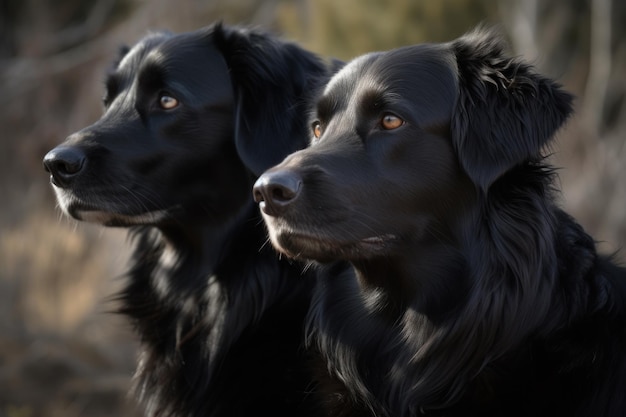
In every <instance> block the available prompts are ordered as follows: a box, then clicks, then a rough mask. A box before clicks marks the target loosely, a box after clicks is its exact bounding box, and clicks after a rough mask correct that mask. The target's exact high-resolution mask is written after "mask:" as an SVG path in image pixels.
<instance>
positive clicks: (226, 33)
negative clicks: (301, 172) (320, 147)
mask: <svg viewBox="0 0 626 417" xmlns="http://www.w3.org/2000/svg"><path fill="white" fill-rule="evenodd" d="M325 71H326V69H325V67H324V65H322V63H321V61H319V60H318V58H317V57H316V56H314V55H313V54H312V53H309V52H306V51H304V50H303V49H301V48H299V47H297V46H296V45H292V44H288V43H285V42H282V41H279V40H277V39H276V38H274V37H272V36H271V35H269V34H264V33H260V32H254V31H249V30H245V29H240V28H232V27H226V26H223V25H221V24H217V25H215V26H213V27H210V28H206V29H201V30H198V31H194V32H188V33H182V34H170V33H156V34H151V35H148V36H147V37H145V38H144V39H142V40H141V41H140V42H138V43H137V44H136V45H134V46H133V47H132V48H126V49H125V50H123V51H122V56H121V57H120V58H119V60H118V61H117V62H116V63H115V64H114V66H113V68H112V69H111V71H110V72H109V74H108V75H107V78H106V91H105V97H104V106H105V111H104V114H103V116H102V117H101V119H100V120H98V121H97V122H96V123H94V124H93V125H91V126H89V127H86V128H85V129H83V130H81V131H79V132H77V133H74V134H72V135H70V136H69V137H68V138H67V140H66V141H65V142H64V143H63V144H62V145H60V146H58V147H57V148H55V149H53V150H52V151H50V152H49V153H48V154H47V155H46V156H45V158H44V166H45V168H46V169H47V170H48V171H49V172H50V174H51V182H52V184H53V186H54V189H55V192H56V194H57V198H58V201H59V204H60V206H61V208H62V209H63V211H64V212H65V213H67V214H68V215H70V216H72V217H74V218H76V219H78V220H84V221H91V222H96V223H100V224H104V225H110V226H132V225H137V224H150V225H160V224H163V223H167V222H171V221H177V219H180V216H179V215H180V214H181V213H184V215H185V216H186V218H191V219H194V218H198V217H199V216H201V217H202V218H203V219H205V220H207V219H209V220H210V219H212V221H215V222H216V223H220V222H222V221H223V220H224V219H225V218H226V217H228V216H233V215H235V214H236V213H237V212H238V210H239V209H240V208H241V207H243V206H248V205H249V203H250V202H251V199H250V191H249V190H250V187H251V186H252V184H253V182H254V178H256V176H258V174H259V173H260V172H262V171H263V170H264V169H266V168H268V167H270V166H271V165H273V164H275V163H277V162H279V161H280V160H281V159H282V158H284V156H285V155H287V154H288V153H289V152H293V151H295V150H297V149H300V148H302V147H304V146H305V145H306V134H305V133H304V129H305V123H303V122H302V121H301V118H297V117H295V114H296V112H301V111H302V110H301V106H303V105H304V104H303V102H304V101H305V98H306V96H307V94H309V93H310V92H311V91H312V90H313V89H314V88H315V83H316V82H317V81H318V80H319V79H321V75H323V74H325Z"/></svg>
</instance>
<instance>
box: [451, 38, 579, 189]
mask: <svg viewBox="0 0 626 417" xmlns="http://www.w3.org/2000/svg"><path fill="white" fill-rule="evenodd" d="M451 45H452V49H453V51H454V54H455V56H456V62H457V67H458V74H459V97H458V102H457V105H456V110H455V114H454V116H453V118H452V135H453V142H454V146H455V148H456V151H457V153H458V155H459V160H460V162H461V164H462V165H463V168H464V169H465V171H466V172H467V174H468V175H469V176H470V178H471V179H472V180H473V181H474V183H475V184H476V185H477V186H479V187H480V188H482V189H483V190H487V189H488V188H489V186H490V185H491V184H492V183H493V182H494V181H495V180H496V179H498V178H499V177H500V176H501V175H503V174H504V173H505V172H506V171H508V170H509V169H511V168H512V167H514V166H515V165H517V164H520V163H523V162H524V161H527V160H530V159H535V158H538V157H540V155H541V150H542V148H543V146H544V145H545V144H546V143H547V142H548V141H549V139H550V138H551V137H552V135H553V134H554V133H555V132H556V130H557V129H558V128H559V127H560V126H561V125H562V124H563V122H564V121H565V120H566V119H567V117H568V116H569V115H570V114H571V111H572V99H573V97H572V96H571V95H570V94H568V93H566V92H565V91H563V90H561V88H560V86H559V85H558V84H556V83H555V82H553V81H552V80H550V79H548V78H545V77H543V76H541V75H539V74H537V73H536V72H535V71H534V70H533V68H532V67H531V66H530V65H528V64H525V63H523V62H522V61H520V60H518V59H515V58H510V57H506V56H505V52H504V49H505V45H504V43H503V41H502V40H501V37H500V36H498V34H497V33H496V32H494V31H484V30H478V31H476V32H473V33H470V34H468V35H465V36H463V37H461V38H459V39H457V40H456V41H454V42H452V44H451Z"/></svg>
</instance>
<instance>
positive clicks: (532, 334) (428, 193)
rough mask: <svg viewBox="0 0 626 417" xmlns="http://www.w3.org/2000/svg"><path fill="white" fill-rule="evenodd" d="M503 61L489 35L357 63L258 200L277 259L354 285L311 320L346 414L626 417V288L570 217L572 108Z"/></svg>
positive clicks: (625, 277) (543, 82)
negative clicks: (559, 190) (566, 181)
mask: <svg viewBox="0 0 626 417" xmlns="http://www.w3.org/2000/svg"><path fill="white" fill-rule="evenodd" d="M505 49H506V46H505V45H503V43H502V42H501V40H500V37H499V36H498V35H497V34H495V33H493V32H492V31H488V30H487V31H485V30H477V31H475V32H473V33H470V34H468V35H466V36H464V37H461V38H459V39H457V40H455V41H453V42H450V43H444V44H423V45H416V46H410V47H404V48H400V49H396V50H391V51H388V52H382V53H373V54H368V55H365V56H363V57H360V58H357V59H355V60H354V61H352V62H351V63H349V64H347V65H346V66H345V67H344V69H343V70H341V71H340V72H339V73H338V74H337V75H336V76H335V77H334V78H333V79H332V80H331V81H330V82H329V84H328V86H327V87H326V88H325V91H324V93H323V95H322V96H321V98H320V100H319V101H318V103H317V116H316V121H315V122H314V123H313V125H312V128H311V129H312V138H313V139H312V144H311V146H310V148H308V149H306V150H302V151H299V152H296V153H294V154H293V155H291V156H289V157H287V158H286V160H285V161H284V162H282V163H281V164H280V165H278V166H277V167H274V168H272V169H270V170H269V171H267V172H266V173H265V174H264V175H262V176H261V177H260V178H259V180H258V181H257V183H256V185H255V189H254V194H255V198H256V200H257V201H260V207H261V209H262V211H263V214H264V218H265V220H266V222H267V225H268V227H269V233H270V237H271V240H272V242H273V244H274V245H275V246H276V247H277V248H278V249H280V250H281V251H283V252H284V253H286V254H288V255H290V256H293V257H296V258H304V259H307V258H308V259H313V260H318V261H327V260H330V259H340V260H345V261H349V262H350V263H351V264H352V267H353V271H351V273H347V272H343V273H339V274H337V275H336V276H333V275H332V274H329V275H328V276H327V277H326V278H325V279H323V280H322V281H321V282H320V286H319V291H318V293H317V294H316V297H315V299H314V305H313V307H312V311H311V317H310V320H311V326H312V332H313V333H312V336H313V337H314V340H315V342H316V343H317V344H318V346H319V347H320V348H321V349H322V351H323V352H324V353H325V355H326V358H327V360H328V362H329V366H330V368H331V369H333V370H334V372H335V375H336V377H337V381H343V382H344V383H345V384H344V385H345V388H344V395H343V396H341V395H339V394H337V395H336V396H335V398H336V399H337V401H336V403H335V405H334V407H335V408H334V410H333V409H331V414H333V413H334V414H337V415H350V414H351V412H350V408H351V407H352V405H350V404H353V405H354V404H357V405H358V404H359V403H362V404H366V405H368V406H369V407H370V408H371V409H372V410H373V412H374V413H375V414H377V415H389V416H394V417H404V416H420V415H427V416H428V415H431V416H482V417H486V416H509V417H510V416H533V417H537V416H546V417H547V416H550V417H555V416H568V417H573V416H579V417H583V416H585V417H590V416H604V417H607V416H622V417H623V416H625V415H626V395H625V393H626V271H625V270H624V269H621V268H619V267H617V266H615V265H614V264H613V263H612V262H611V260H610V259H607V258H604V257H602V256H599V255H597V254H596V249H595V244H594V241H593V240H592V238H591V237H589V236H588V235H587V234H586V233H585V232H584V231H583V229H582V228H581V227H580V226H579V225H578V224H577V223H576V222H575V221H574V220H573V219H572V218H571V217H570V216H568V215H567V214H566V213H564V212H563V211H562V210H561V209H559V208H558V207H557V204H556V202H555V201H556V198H555V195H556V190H555V188H554V177H555V174H554V169H553V168H552V167H551V166H550V165H549V164H548V163H547V161H546V158H545V153H544V151H543V150H542V149H543V148H544V145H546V144H547V143H548V142H549V140H550V138H551V137H552V136H553V134H554V133H555V132H556V131H557V130H558V128H559V127H560V126H561V125H562V124H563V123H564V121H565V120H566V119H567V117H568V116H569V115H570V112H571V102H572V97H571V96H570V95H569V94H567V93H565V92H563V91H562V90H561V89H560V87H559V86H558V85H556V84H555V83H554V82H553V81H551V80H549V79H546V78H544V77H542V76H541V75H539V74H537V73H536V72H535V71H534V70H533V69H532V68H531V67H530V66H529V65H527V64H525V63H524V62H522V61H520V60H519V59H511V58H509V57H507V56H506V54H505V52H504V51H505ZM330 389H331V390H333V389H336V386H332V387H331V388H330ZM346 407H347V408H346Z"/></svg>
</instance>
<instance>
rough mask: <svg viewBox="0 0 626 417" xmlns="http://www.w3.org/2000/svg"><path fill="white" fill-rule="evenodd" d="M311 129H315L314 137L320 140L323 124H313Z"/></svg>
mask: <svg viewBox="0 0 626 417" xmlns="http://www.w3.org/2000/svg"><path fill="white" fill-rule="evenodd" d="M311 128H312V129H313V136H315V138H316V139H319V138H320V136H322V124H321V123H320V122H313V124H312V125H311Z"/></svg>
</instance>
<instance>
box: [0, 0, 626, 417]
mask: <svg viewBox="0 0 626 417" xmlns="http://www.w3.org/2000/svg"><path fill="white" fill-rule="evenodd" d="M216 20H223V21H224V22H226V23H229V24H247V25H254V26H260V27H263V28H266V29H268V30H272V31H275V32H276V33H278V34H281V35H283V36H284V37H286V38H289V39H292V40H294V41H296V42H299V43H300V44H302V45H303V46H306V47H308V48H310V49H312V50H313V51H315V52H317V53H319V54H321V55H323V56H327V57H334V58H339V59H343V60H347V59H350V58H352V57H354V56H356V55H358V54H362V53H366V52H369V51H374V50H382V49H389V48H393V47H398V46H402V45H407V44H411V43H417V42H440V41H447V40H451V39H453V38H454V37H457V36H459V35H461V34H462V33H464V32H466V31H468V30H470V29H471V28H473V27H474V26H475V25H477V24H485V25H488V26H489V25H498V26H499V27H500V29H501V31H502V33H503V35H504V36H506V37H507V38H508V39H509V40H510V43H511V48H512V53H515V54H519V55H522V56H523V57H524V58H526V59H528V60H531V61H532V62H534V63H535V65H536V66H537V67H538V68H539V69H540V70H541V71H542V72H543V73H545V74H547V75H549V76H551V77H554V78H558V79H559V80H560V82H561V83H562V84H564V86H565V87H566V88H567V89H568V90H570V91H572V92H573V93H575V94H576V95H577V96H578V99H577V101H576V110H577V113H576V115H575V116H574V117H573V118H572V119H571V120H570V122H569V123H568V125H567V126H566V128H564V129H563V130H562V131H561V132H560V133H559V135H558V140H557V143H556V144H555V146H554V147H553V150H554V156H553V160H554V162H555V164H556V165H558V166H560V167H563V168H562V169H561V171H560V177H561V185H562V187H563V199H562V204H563V206H564V207H565V208H566V209H567V210H568V211H570V212H571V213H572V214H574V215H575V216H576V217H577V218H578V219H579V220H580V221H581V223H582V224H583V225H584V226H585V227H586V228H587V230H588V231H589V232H590V233H592V234H593V235H594V236H595V237H597V238H598V239H599V240H600V241H603V242H606V243H600V244H599V246H600V249H601V250H604V251H613V250H615V249H618V248H619V247H620V246H623V245H624V244H625V243H626V208H625V206H626V186H624V184H625V183H626V147H625V145H624V141H625V138H626V103H625V100H624V99H625V97H626V26H624V25H623V23H622V22H624V21H626V3H625V2H623V1H620V0H573V1H570V0H542V1H539V0H498V1H490V0H440V1H427V0H341V1H336V0H262V1H261V0H259V1H254V0H177V1H170V0H87V1H85V0H0V93H1V97H2V98H3V102H2V103H3V104H2V105H1V106H0V128H1V130H0V196H1V197H0V205H1V210H0V417H5V416H6V417H36V416H64V417H73V416H91V417H94V416H95V417H97V416H100V415H102V416H104V415H107V416H108V415H117V416H131V415H135V412H134V409H133V406H132V403H129V402H128V401H126V397H125V392H126V390H127V387H128V383H129V379H130V377H131V375H132V370H133V368H134V348H135V342H136V341H135V340H134V338H133V335H132V332H131V331H130V329H129V328H128V325H127V323H126V321H125V320H124V319H123V318H120V317H118V316H116V315H114V314H110V313H108V311H110V310H112V309H114V307H115V304H114V303H112V302H111V301H109V297H110V296H111V295H112V294H114V293H115V291H116V290H117V289H118V288H119V286H120V285H121V284H122V283H123V278H122V279H120V276H121V275H122V274H123V271H124V266H125V263H126V259H127V255H128V251H129V248H130V245H129V243H128V242H126V241H125V238H124V236H125V233H124V231H123V230H112V229H107V230H105V229H102V228H100V227H97V226H92V225H84V224H78V223H76V222H74V221H71V220H68V219H65V218H63V217H62V216H61V215H60V213H59V211H58V209H56V208H55V202H54V196H53V193H52V190H51V187H50V185H49V183H48V177H47V174H46V173H45V172H44V171H43V169H42V165H41V159H42V157H43V155H44V154H45V153H46V152H47V150H49V149H51V148H52V147H53V146H55V145H56V144H58V143H60V142H61V141H62V140H63V139H64V138H65V137H66V136H67V135H68V134H70V133H71V132H74V131H76V130H79V129H81V128H82V127H84V126H86V125H88V124H90V123H92V122H93V121H95V120H97V118H98V117H99V115H100V113H101V104H100V97H101V94H102V85H103V83H102V82H103V75H104V73H105V69H106V68H107V66H108V65H109V63H110V62H111V60H112V59H113V58H114V57H115V55H116V54H117V50H118V48H119V47H120V46H121V45H122V44H132V43H133V42H135V41H136V40H138V39H139V38H140V37H141V36H143V35H144V34H146V33H147V32H148V31H149V30H152V29H170V30H173V31H187V30H193V29H196V28H199V27H201V26H205V25H208V24H210V23H212V22H214V21H216ZM618 258H619V259H622V260H626V256H625V254H624V253H622V254H620V255H618Z"/></svg>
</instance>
